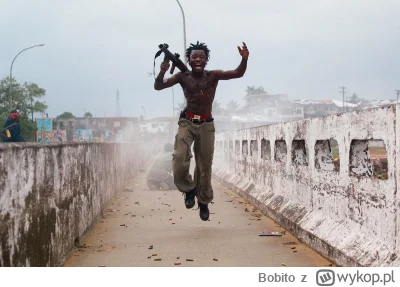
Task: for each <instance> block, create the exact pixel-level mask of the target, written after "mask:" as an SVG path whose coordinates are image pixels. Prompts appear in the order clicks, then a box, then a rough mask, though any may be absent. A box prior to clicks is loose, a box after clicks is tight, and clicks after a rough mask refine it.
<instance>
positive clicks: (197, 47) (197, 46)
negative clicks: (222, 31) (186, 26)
mask: <svg viewBox="0 0 400 287" xmlns="http://www.w3.org/2000/svg"><path fill="white" fill-rule="evenodd" d="M194 50H203V51H204V53H206V57H207V61H206V62H208V60H210V50H209V49H208V47H207V45H206V44H204V43H199V41H197V44H190V47H189V48H187V49H186V59H187V61H188V62H190V53H191V52H192V51H194Z"/></svg>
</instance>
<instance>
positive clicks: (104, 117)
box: [100, 108, 107, 130]
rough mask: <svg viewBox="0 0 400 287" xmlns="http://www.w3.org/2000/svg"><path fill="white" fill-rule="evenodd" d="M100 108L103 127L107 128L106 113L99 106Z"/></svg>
mask: <svg viewBox="0 0 400 287" xmlns="http://www.w3.org/2000/svg"><path fill="white" fill-rule="evenodd" d="M100 110H101V111H102V112H103V119H104V129H105V130H106V129H107V123H106V113H105V112H104V110H103V109H102V108H100Z"/></svg>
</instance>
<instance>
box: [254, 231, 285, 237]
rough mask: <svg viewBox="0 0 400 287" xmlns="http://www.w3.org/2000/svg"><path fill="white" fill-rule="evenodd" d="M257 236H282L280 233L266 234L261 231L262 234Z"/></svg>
mask: <svg viewBox="0 0 400 287" xmlns="http://www.w3.org/2000/svg"><path fill="white" fill-rule="evenodd" d="M258 236H282V233H280V232H268V233H266V232H265V231H263V233H261V234H259V235H258Z"/></svg>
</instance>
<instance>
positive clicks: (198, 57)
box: [190, 50, 207, 72]
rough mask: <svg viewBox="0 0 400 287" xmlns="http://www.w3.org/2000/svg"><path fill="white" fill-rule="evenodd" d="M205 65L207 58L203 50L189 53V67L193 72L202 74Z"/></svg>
mask: <svg viewBox="0 0 400 287" xmlns="http://www.w3.org/2000/svg"><path fill="white" fill-rule="evenodd" d="M206 63H207V56H206V53H205V52H204V51H203V50H193V51H192V52H191V53H190V66H191V67H192V70H193V71H196V72H202V71H204V68H205V66H206Z"/></svg>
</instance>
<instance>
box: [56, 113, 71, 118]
mask: <svg viewBox="0 0 400 287" xmlns="http://www.w3.org/2000/svg"><path fill="white" fill-rule="evenodd" d="M57 118H58V119H72V118H75V116H74V115H73V114H72V113H71V112H63V113H62V114H61V115H59V116H57Z"/></svg>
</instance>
